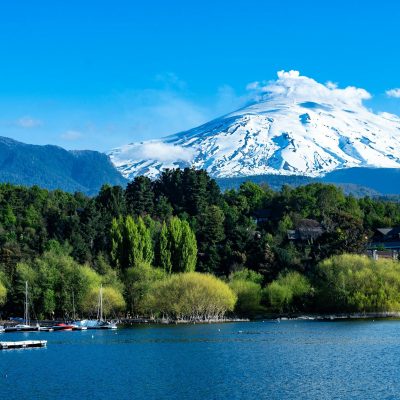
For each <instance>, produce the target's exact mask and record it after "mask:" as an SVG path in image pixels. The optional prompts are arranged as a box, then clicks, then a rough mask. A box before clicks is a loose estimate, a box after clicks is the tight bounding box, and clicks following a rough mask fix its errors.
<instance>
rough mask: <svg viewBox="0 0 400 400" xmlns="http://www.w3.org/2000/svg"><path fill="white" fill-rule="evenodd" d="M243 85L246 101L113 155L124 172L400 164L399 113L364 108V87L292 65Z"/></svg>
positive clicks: (216, 172)
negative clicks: (324, 79) (313, 75)
mask: <svg viewBox="0 0 400 400" xmlns="http://www.w3.org/2000/svg"><path fill="white" fill-rule="evenodd" d="M248 89H249V90H251V91H252V92H253V95H254V98H255V100H254V101H253V102H252V103H251V104H250V105H247V106H246V107H244V108H241V109H239V110H237V111H235V112H232V113H230V114H227V115H225V116H223V117H221V118H217V119H215V120H213V121H211V122H208V123H206V124H204V125H201V126H199V127H197V128H194V129H191V130H188V131H185V132H181V133H178V134H175V135H172V136H167V137H165V138H164V139H162V140H153V141H147V142H141V143H132V144H129V145H125V146H123V147H120V148H117V149H114V150H112V151H111V152H110V157H111V160H112V161H113V163H114V164H115V166H116V167H117V168H118V169H119V171H120V172H121V173H122V174H123V175H124V176H125V177H126V178H133V177H134V176H137V175H147V176H149V177H156V176H157V175H158V174H159V173H160V172H161V171H162V170H163V169H165V168H176V167H185V166H193V167H195V168H198V169H200V168H202V169H205V170H207V171H208V172H209V173H210V175H212V176H213V177H238V176H247V175H263V174H282V175H307V176H321V175H324V174H325V173H327V172H330V171H333V170H335V169H340V168H350V167H386V168H400V118H399V117H398V116H395V115H392V114H388V113H380V114H376V113H373V112H372V111H370V110H368V109H367V108H366V107H365V106H364V105H363V100H365V99H368V98H370V94H369V93H368V92H367V91H365V90H364V89H358V88H355V87H347V88H344V89H339V88H338V87H337V86H336V85H335V84H332V83H327V84H325V85H324V84H320V83H318V82H316V81H315V80H313V79H310V78H307V77H305V76H301V75H300V74H299V73H298V72H297V71H290V72H284V71H280V72H278V79H277V80H276V81H272V82H261V83H260V82H255V83H253V84H251V85H249V86H248Z"/></svg>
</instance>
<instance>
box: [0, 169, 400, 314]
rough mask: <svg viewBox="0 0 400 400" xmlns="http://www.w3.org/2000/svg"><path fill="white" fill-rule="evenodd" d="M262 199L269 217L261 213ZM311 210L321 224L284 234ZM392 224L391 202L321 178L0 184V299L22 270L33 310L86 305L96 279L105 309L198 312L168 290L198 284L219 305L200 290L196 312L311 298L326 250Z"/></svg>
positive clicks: (396, 211)
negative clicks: (308, 232) (298, 183)
mask: <svg viewBox="0 0 400 400" xmlns="http://www.w3.org/2000/svg"><path fill="white" fill-rule="evenodd" d="M260 210H261V211H262V212H263V213H264V214H265V215H266V216H267V217H266V218H263V219H262V220H258V221H257V220H256V217H257V215H259V212H260ZM307 221H313V223H318V224H319V225H320V226H321V227H322V228H323V233H322V234H321V235H319V236H318V237H316V238H313V239H307V240H290V238H289V237H288V230H293V229H296V228H298V227H299V226H301V225H302V224H304V223H306V222H307ZM399 224H400V204H399V203H398V202H395V201H385V200H382V199H372V198H369V197H365V198H359V199H358V198H355V197H353V196H346V195H344V194H343V192H342V190H341V189H339V188H337V187H335V186H333V185H326V184H321V183H314V184H310V185H306V186H302V187H297V188H292V187H289V186H284V187H282V189H281V190H279V191H273V190H272V189H270V188H269V187H268V186H260V185H256V184H254V183H251V182H245V183H243V184H242V185H241V186H240V187H239V188H238V189H231V190H227V191H225V192H221V190H220V188H219V187H218V185H217V183H216V182H215V181H214V180H213V179H211V178H210V177H209V176H208V174H207V173H206V172H205V171H196V170H193V169H188V168H187V169H184V170H180V169H177V170H167V171H165V172H164V173H163V174H161V175H160V177H159V178H158V179H156V180H153V181H152V180H150V179H148V178H146V177H143V176H140V177H136V178H135V179H134V180H133V181H132V182H130V183H129V184H128V185H127V187H126V188H123V187H120V186H109V185H105V186H103V187H102V189H101V190H100V192H99V193H98V195H97V196H94V197H88V196H85V195H83V194H81V193H74V194H71V193H66V192H63V191H59V190H56V191H48V190H44V189H41V188H39V187H36V186H34V187H30V188H28V187H22V186H13V185H9V184H1V185H0V282H1V283H0V302H1V303H2V304H3V307H2V308H3V313H4V314H5V315H16V314H18V313H20V310H21V305H22V297H21V290H22V286H23V285H22V283H23V282H24V281H25V280H28V281H29V282H30V283H31V285H30V286H31V287H32V294H31V296H32V301H33V303H34V308H35V312H36V313H37V314H38V316H41V317H51V316H59V317H66V316H70V315H71V313H72V310H73V309H76V311H77V312H78V313H80V314H81V315H83V314H85V315H87V314H89V313H91V312H94V311H93V310H94V308H95V304H94V303H95V301H94V300H95V298H96V296H95V294H96V291H97V290H98V287H99V285H100V284H102V285H103V286H104V288H105V291H106V292H107V293H108V295H107V297H108V298H109V299H110V307H109V312H110V313H111V312H115V313H129V314H130V315H165V316H168V317H171V318H200V317H198V315H200V314H199V312H198V310H197V311H194V312H193V313H191V311H190V310H189V311H190V312H189V311H187V310H185V311H182V310H184V307H183V306H182V307H181V308H179V307H178V308H179V310H180V311H178V308H176V307H177V306H176V305H175V306H174V305H173V304H172V302H170V303H168V296H172V294H171V293H175V294H176V293H180V296H181V298H182V299H185V298H186V300H182V302H183V303H182V304H184V303H185V302H187V301H189V300H188V298H187V297H185V296H187V295H188V293H190V291H196V290H197V291H198V293H203V297H204V301H205V300H207V298H208V299H210V298H212V297H211V296H210V295H206V294H205V293H207V290H205V289H204V288H205V287H206V286H210V287H213V285H215V288H219V289H215V290H216V291H220V292H221V293H224V295H223V296H222V297H221V298H220V299H219V300H218V301H219V306H220V307H221V308H219V307H216V308H215V310H223V311H215V312H212V311H210V308H207V306H206V305H204V304H205V303H204V302H203V303H202V302H201V301H200V300H199V307H200V304H203V306H201V307H202V308H201V307H200V308H201V309H202V310H205V311H204V312H202V313H201V314H202V315H208V316H212V315H214V316H218V317H220V316H221V315H223V314H224V313H225V312H231V311H234V312H235V313H236V314H243V315H250V314H252V315H256V314H257V313H263V312H265V311H266V310H267V311H268V310H273V311H274V312H287V311H295V310H302V309H317V308H318V304H317V300H316V299H318V298H320V297H318V296H319V295H320V293H322V292H321V291H320V290H319V288H321V287H323V285H324V282H325V281H324V279H325V280H326V279H328V275H327V274H323V273H322V272H321V268H322V267H321V266H323V265H326V264H324V263H327V262H328V261H326V260H334V259H335V257H338V256H340V255H342V254H345V253H346V254H351V253H353V254H359V253H362V252H363V250H364V247H365V244H366V242H367V240H368V237H370V236H371V233H372V231H373V229H375V228H377V227H384V226H394V225H399ZM349 257H351V256H349ZM342 262H348V261H343V260H342ZM335 265H336V264H335ZM335 268H338V267H335ZM393 268H394V269H393V271H394V272H393V274H396V273H397V272H396V271H397V270H396V268H397V267H396V265H395V266H394V267H393ZM201 274H204V275H201ZM213 279H217V282H218V283H215V281H213ZM371 279H372V278H371ZM376 279H378V277H376ZM211 281H212V282H213V283H212V282H211ZM393 282H394V281H393ZM219 283H222V284H223V285H222V286H218V285H219ZM224 285H225V286H224ZM177 287H180V291H179V290H178V289H177ZM377 290H378V289H377ZM157 293H158V294H159V296H157ZM162 293H163V296H164V297H165V298H163V301H165V302H164V303H163V304H161V303H160V299H159V298H158V297H160V298H161V294H162ZM214 301H217V300H215V299H214ZM328 303H329V302H326V304H328ZM168 304H169V305H168ZM232 304H233V305H232ZM329 304H331V308H333V309H334V308H335V307H336V306H335V305H334V304H336V303H335V302H332V301H330V303H329ZM332 304H333V305H332ZM337 304H339V303H337ZM340 304H341V305H340V306H339V305H337V308H342V307H344V303H343V302H342V303H340ZM346 304H347V303H346ZM349 304H351V305H352V306H350V305H347V306H346V307H348V308H351V307H353V306H354V305H355V304H358V305H357V307H361V305H362V307H364V308H365V309H366V308H368V307H369V306H368V307H367V306H366V305H365V304H367V302H366V303H362V302H361V300H360V301H359V302H358V303H357V302H356V301H352V302H350V303H349ZM376 304H377V303H376ZM390 304H397V303H395V302H390ZM387 306H388V307H389V303H387ZM174 307H175V308H174ZM354 307H356V306H354ZM362 307H361V308H362ZM391 307H392V306H391ZM196 316H197V317H196Z"/></svg>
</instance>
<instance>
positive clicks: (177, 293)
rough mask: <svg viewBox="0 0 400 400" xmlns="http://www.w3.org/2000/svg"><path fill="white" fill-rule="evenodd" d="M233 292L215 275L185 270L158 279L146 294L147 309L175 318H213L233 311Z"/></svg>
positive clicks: (234, 298) (145, 306)
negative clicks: (184, 271)
mask: <svg viewBox="0 0 400 400" xmlns="http://www.w3.org/2000/svg"><path fill="white" fill-rule="evenodd" d="M235 303H236V296H235V294H234V293H233V292H232V290H231V289H230V288H229V286H228V285H227V284H226V283H224V282H222V281H221V280H219V279H218V278H216V277H214V276H212V275H208V274H200V273H198V272H187V273H181V274H173V275H170V276H169V277H168V278H166V279H164V280H162V281H157V282H156V283H155V284H154V285H153V286H152V289H151V291H150V293H149V294H148V296H147V297H146V301H145V304H144V308H145V309H147V310H148V312H150V313H152V314H156V315H160V316H164V317H167V318H171V319H174V320H195V321H198V320H215V319H220V318H222V317H223V316H224V315H225V313H226V312H227V311H232V310H233V308H234V306H235Z"/></svg>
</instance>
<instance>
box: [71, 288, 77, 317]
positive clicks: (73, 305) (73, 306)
mask: <svg viewBox="0 0 400 400" xmlns="http://www.w3.org/2000/svg"><path fill="white" fill-rule="evenodd" d="M72 312H73V316H72V318H73V320H74V321H75V320H76V315H75V296H74V291H72Z"/></svg>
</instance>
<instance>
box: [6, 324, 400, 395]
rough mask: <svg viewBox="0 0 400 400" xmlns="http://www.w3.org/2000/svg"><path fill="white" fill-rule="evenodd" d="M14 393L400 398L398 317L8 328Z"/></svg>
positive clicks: (8, 389)
mask: <svg viewBox="0 0 400 400" xmlns="http://www.w3.org/2000/svg"><path fill="white" fill-rule="evenodd" d="M26 339H46V340H48V348H47V349H31V350H12V351H11V350H9V351H2V352H0V388H1V389H2V394H3V396H4V398H7V399H35V398H37V399H64V398H65V399H83V398H91V399H109V398H111V397H113V398H116V399H332V398H338V399H383V398H386V399H398V398H400V383H399V382H398V366H399V363H400V361H399V360H400V321H375V322H373V321H348V322H345V321H340V322H315V321H283V322H281V323H271V321H265V322H254V323H232V324H218V325H184V326H139V327H137V328H130V329H119V330H118V331H81V332H48V333H47V332H33V333H13V334H3V335H2V336H1V340H26Z"/></svg>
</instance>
